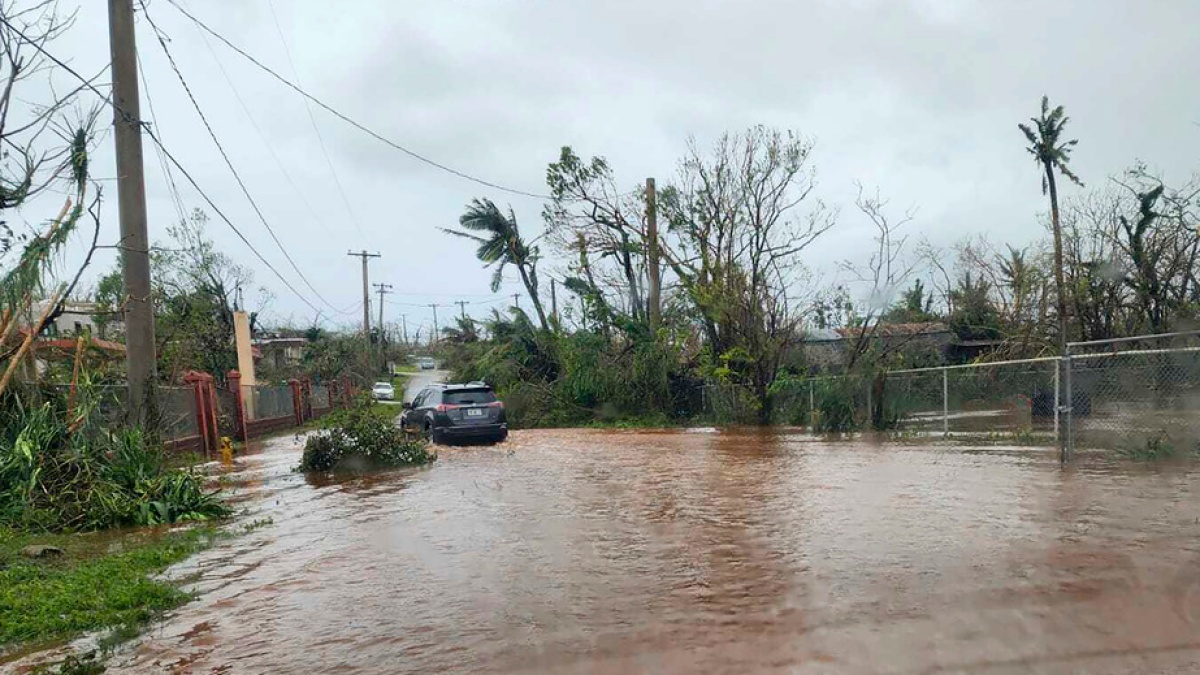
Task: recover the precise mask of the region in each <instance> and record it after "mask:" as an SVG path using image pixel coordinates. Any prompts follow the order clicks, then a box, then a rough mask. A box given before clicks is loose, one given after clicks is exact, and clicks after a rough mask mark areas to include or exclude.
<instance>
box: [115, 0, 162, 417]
mask: <svg viewBox="0 0 1200 675" xmlns="http://www.w3.org/2000/svg"><path fill="white" fill-rule="evenodd" d="M108 46H109V52H110V55H111V57H112V103H113V127H114V129H115V133H114V134H113V137H114V139H115V140H116V150H117V207H118V212H119V215H120V221H121V276H122V278H123V279H124V281H125V363H126V369H127V371H128V372H127V373H126V379H127V380H128V386H129V411H130V413H131V415H130V418H131V419H132V420H133V421H135V422H137V423H145V422H147V421H148V418H149V417H150V415H149V413H150V411H151V410H153V404H154V380H155V375H156V373H155V370H156V367H155V356H154V348H155V344H154V305H153V304H151V299H150V237H149V235H148V234H147V233H146V181H145V177H144V176H143V175H142V120H141V106H140V105H139V98H138V80H137V46H136V44H135V40H134V30H133V0H109V2H108Z"/></svg>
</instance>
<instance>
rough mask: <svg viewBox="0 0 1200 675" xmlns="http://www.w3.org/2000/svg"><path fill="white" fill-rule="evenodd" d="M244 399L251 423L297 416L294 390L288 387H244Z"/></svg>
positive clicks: (247, 415)
mask: <svg viewBox="0 0 1200 675" xmlns="http://www.w3.org/2000/svg"><path fill="white" fill-rule="evenodd" d="M242 397H243V400H244V401H245V406H246V419H247V420H249V421H254V420H267V419H274V418H277V417H288V416H292V415H295V414H296V409H295V407H294V405H295V404H294V397H293V392H292V388H291V387H289V386H288V385H242Z"/></svg>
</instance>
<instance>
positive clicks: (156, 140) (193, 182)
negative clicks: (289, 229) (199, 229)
mask: <svg viewBox="0 0 1200 675" xmlns="http://www.w3.org/2000/svg"><path fill="white" fill-rule="evenodd" d="M0 23H3V24H4V25H5V26H6V27H7V28H8V29H9V30H11V31H12V32H13V33H14V34H16V35H17V36H18V37H20V38H21V39H22V40H24V41H25V43H26V44H28V45H29V46H31V47H33V48H34V49H35V50H37V51H38V53H40V54H42V55H43V56H45V57H46V58H48V59H50V60H51V61H53V62H54V65H56V66H58V67H59V68H62V69H63V70H65V71H66V72H67V73H69V74H70V75H71V76H72V77H74V78H75V79H77V80H79V81H80V82H82V83H83V85H84V87H85V88H87V89H88V90H90V91H91V92H92V93H94V94H95V95H97V96H99V97H100V100H102V101H104V102H105V103H106V104H108V105H110V106H112V107H113V109H114V110H115V111H116V112H117V113H119V114H120V115H121V116H122V117H124V118H126V120H129V119H132V116H131V115H130V114H129V112H128V111H126V110H125V109H123V108H121V107H119V106H117V105H116V104H115V103H113V100H112V97H111V96H110V95H108V94H105V93H104V92H102V91H100V89H98V88H97V87H96V86H95V85H94V84H92V83H91V82H90V81H89V80H88V79H87V78H85V77H84V76H83V75H80V74H79V72H78V71H76V70H75V69H74V68H72V67H71V66H69V65H67V64H66V63H65V62H64V61H63V60H62V59H60V58H58V57H57V56H54V55H53V54H51V53H50V52H49V51H47V50H46V48H45V47H43V46H42V45H41V43H39V42H37V41H36V40H33V39H31V38H30V37H29V36H27V35H25V33H23V32H22V31H21V30H20V29H18V28H17V27H16V26H14V25H13V24H12V22H10V21H9V20H8V19H7V18H6V17H4V15H3V14H0ZM136 121H137V123H138V124H139V125H140V126H141V129H142V132H143V133H145V134H146V135H147V136H149V137H150V140H152V141H154V144H155V145H156V146H158V148H159V149H160V150H162V153H163V154H164V155H166V157H167V159H168V160H170V162H171V164H173V165H174V166H175V168H176V169H178V170H179V173H181V174H183V177H184V178H186V179H187V181H188V183H189V184H191V186H192V188H193V189H194V190H196V192H197V193H199V194H200V196H201V197H203V198H204V201H205V203H207V204H208V205H209V207H211V208H212V210H213V212H214V213H216V214H217V215H218V216H220V217H221V220H223V221H224V222H225V224H226V225H228V226H229V229H231V230H233V233H234V234H236V235H237V236H238V238H239V239H241V240H242V243H244V244H245V245H246V247H247V248H249V249H250V251H251V252H252V253H254V256H255V257H256V258H258V260H259V262H261V263H262V264H263V265H264V266H265V267H266V268H267V269H269V270H271V272H272V273H274V274H275V276H276V277H277V278H278V279H279V280H280V281H281V282H283V285H284V286H285V287H287V289H288V290H289V291H291V292H292V293H294V294H295V295H296V297H298V298H300V300H301V301H302V302H303V303H304V304H306V305H308V306H309V307H310V308H311V309H312V310H313V311H314V312H316V311H320V310H318V309H317V306H316V305H314V304H312V302H310V301H309V299H308V298H306V297H304V296H303V295H301V294H300V291H297V290H296V287H295V286H292V284H291V283H290V282H289V281H288V280H287V279H286V278H284V276H283V275H282V274H280V273H279V270H277V269H275V267H274V266H273V265H271V263H270V262H268V261H267V259H266V258H264V257H263V256H262V254H261V253H259V252H258V249H256V248H254V245H253V244H251V243H250V240H249V239H247V238H246V235H244V234H242V232H241V230H239V229H238V228H237V226H236V225H234V224H233V221H231V220H230V219H229V218H228V217H227V216H226V215H225V212H224V211H222V210H221V209H220V208H219V207H218V206H217V205H216V203H215V202H213V200H212V199H211V198H210V197H209V196H208V194H207V193H205V192H204V190H202V189H200V185H199V184H198V183H197V182H196V179H194V178H192V174H191V173H189V172H188V170H187V169H185V168H184V167H183V165H182V164H180V163H179V160H177V159H175V156H174V155H172V154H171V151H170V150H167V147H166V146H165V145H164V144H163V142H162V141H161V140H159V138H158V135H157V134H155V133H154V130H153V129H151V128H150V127H149V126H147V125H146V123H145V122H143V121H141V120H136Z"/></svg>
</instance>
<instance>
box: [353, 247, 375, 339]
mask: <svg viewBox="0 0 1200 675" xmlns="http://www.w3.org/2000/svg"><path fill="white" fill-rule="evenodd" d="M346 255H349V256H354V257H355V258H362V277H363V337H366V338H370V337H371V284H370V282H369V281H368V280H367V261H368V260H370V259H371V258H379V257H381V256H380V255H379V254H378V253H367V252H366V251H359V252H358V253H355V252H354V251H348V252H347V253H346Z"/></svg>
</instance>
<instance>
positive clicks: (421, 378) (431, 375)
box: [403, 370, 450, 401]
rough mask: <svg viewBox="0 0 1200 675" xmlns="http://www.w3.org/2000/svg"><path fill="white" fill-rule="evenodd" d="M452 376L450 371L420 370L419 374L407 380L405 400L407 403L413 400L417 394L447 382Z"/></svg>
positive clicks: (414, 374)
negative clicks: (433, 385) (431, 386)
mask: <svg viewBox="0 0 1200 675" xmlns="http://www.w3.org/2000/svg"><path fill="white" fill-rule="evenodd" d="M449 376H450V371H448V370H418V371H417V372H415V373H413V374H412V375H409V376H408V377H407V378H405V380H406V383H405V386H404V399H403V400H405V401H411V400H413V397H415V396H416V395H417V392H419V391H421V390H422V389H424V388H425V387H427V386H429V385H431V384H435V383H437V382H445V381H446V378H447V377H449Z"/></svg>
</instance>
